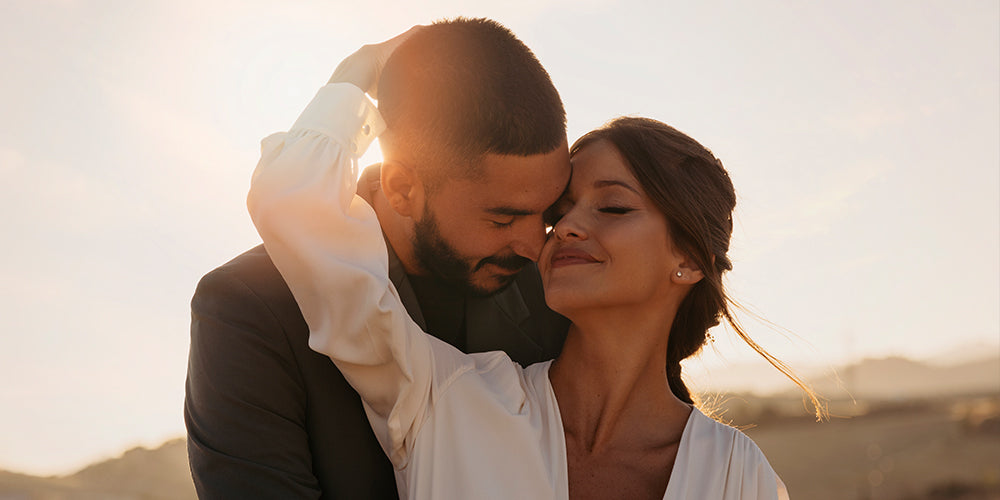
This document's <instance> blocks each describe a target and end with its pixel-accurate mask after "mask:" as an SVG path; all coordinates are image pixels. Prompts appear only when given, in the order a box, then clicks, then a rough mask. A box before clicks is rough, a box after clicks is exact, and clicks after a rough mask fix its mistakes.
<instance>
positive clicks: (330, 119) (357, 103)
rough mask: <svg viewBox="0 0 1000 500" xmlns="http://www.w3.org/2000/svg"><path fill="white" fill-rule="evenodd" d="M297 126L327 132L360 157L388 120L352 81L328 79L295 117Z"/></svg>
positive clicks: (297, 127) (295, 126)
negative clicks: (334, 81)
mask: <svg viewBox="0 0 1000 500" xmlns="http://www.w3.org/2000/svg"><path fill="white" fill-rule="evenodd" d="M295 130H313V131H316V132H319V133H321V134H324V135H327V136H329V137H331V138H333V139H334V140H336V141H340V142H342V143H343V144H344V145H345V146H346V147H347V148H348V150H349V151H350V152H351V155H352V156H355V157H358V156H361V155H362V154H363V153H364V152H365V150H367V149H368V146H369V145H371V143H372V141H373V140H375V138H376V137H378V135H379V134H381V133H382V131H383V130H385V122H384V121H382V116H381V115H379V113H378V109H376V108H375V105H374V104H372V102H371V101H370V100H368V97H366V96H365V93H364V92H363V91H362V90H361V89H359V88H358V87H356V86H354V85H352V84H350V83H329V84H327V85H324V86H323V87H322V88H320V89H319V92H317V93H316V97H313V100H312V102H310V103H309V105H308V106H306V109H305V110H304V111H302V114H301V115H300V116H299V119H298V120H295V124H294V125H292V130H291V131H295Z"/></svg>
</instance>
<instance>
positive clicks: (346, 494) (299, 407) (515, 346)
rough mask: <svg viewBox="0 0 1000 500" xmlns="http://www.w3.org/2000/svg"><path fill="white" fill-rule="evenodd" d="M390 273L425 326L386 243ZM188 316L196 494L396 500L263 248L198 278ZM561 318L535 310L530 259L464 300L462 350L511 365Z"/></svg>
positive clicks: (361, 422) (388, 470) (357, 405)
mask: <svg viewBox="0 0 1000 500" xmlns="http://www.w3.org/2000/svg"><path fill="white" fill-rule="evenodd" d="M389 277H390V279H391V280H392V282H393V283H394V284H395V286H396V288H397V290H398V292H399V296H400V298H401V300H402V301H403V304H404V306H405V307H406V309H407V311H408V312H409V313H410V315H411V316H412V317H413V318H414V319H415V320H416V321H417V323H419V324H421V326H424V322H423V317H422V315H421V314H420V308H419V304H418V303H417V297H416V296H415V294H414V292H413V288H412V287H411V286H410V284H409V282H408V280H407V277H406V274H405V273H404V272H403V268H402V265H401V264H400V262H399V260H398V259H397V258H396V256H395V255H394V254H392V251H391V249H390V255H389ZM191 312H192V319H191V350H190V354H189V361H188V376H187V387H186V389H187V393H186V398H185V401H184V419H185V423H186V425H187V430H188V457H189V460H190V465H191V472H192V475H193V477H194V483H195V487H196V489H197V490H198V494H199V496H200V497H201V498H237V499H243V498H254V499H258V498H259V499H265V498H275V499H279V498H280V499H291V498H344V499H365V498H396V496H397V493H396V487H395V481H394V476H393V471H392V465H391V464H390V463H389V460H388V459H387V458H386V457H385V456H384V455H383V453H382V449H381V447H380V446H379V445H378V442H377V441H376V439H375V436H374V434H373V433H372V431H371V428H370V427H369V425H368V420H367V418H366V417H365V414H364V410H363V409H362V406H361V400H360V398H359V397H358V395H357V393H355V392H354V390H353V389H352V388H351V387H350V386H349V385H348V384H347V382H346V381H345V380H344V377H343V376H342V375H341V374H340V372H339V371H338V370H337V368H336V366H334V364H333V363H332V362H331V361H330V360H329V358H327V357H326V356H324V355H322V354H318V353H316V352H314V351H312V350H310V349H309V345H308V339H309V331H308V327H307V326H306V323H305V320H303V318H302V314H301V312H300V311H299V308H298V306H297V305H296V303H295V299H294V298H293V297H292V294H291V292H290V291H289V290H288V287H287V286H286V285H285V282H284V280H283V279H282V278H281V275H280V274H279V273H278V271H277V270H276V269H275V267H274V265H273V264H272V263H271V259H270V258H269V257H268V255H267V253H266V252H265V250H264V248H263V246H258V247H256V248H254V249H252V250H250V251H248V252H246V253H244V254H242V255H240V256H238V257H236V258H235V259H233V260H232V261H230V262H228V263H227V264H225V265H223V266H221V267H219V268H218V269H215V270H214V271H212V272H210V273H208V274H207V275H206V276H205V277H204V278H202V280H201V282H200V283H199V284H198V288H197V290H196V291H195V294H194V298H193V300H192V301H191ZM567 326H568V323H567V322H566V320H565V319H564V318H562V317H561V316H559V315H557V314H555V313H553V312H552V311H550V310H549V309H548V308H547V307H546V306H545V302H544V299H543V296H542V289H541V281H540V279H539V277H538V272H537V270H536V268H535V267H534V266H533V265H532V266H528V268H527V269H525V270H524V271H522V272H521V273H520V274H519V275H518V276H517V279H516V280H515V282H514V284H512V285H511V286H510V287H508V288H507V289H505V290H503V291H502V292H500V293H498V294H496V295H494V296H491V297H486V298H476V299H472V298H470V299H469V300H468V302H467V309H466V332H467V343H468V350H469V351H470V352H481V351H488V350H503V351H506V352H507V353H508V354H509V355H510V356H511V358H512V359H514V360H515V361H517V362H518V363H521V364H522V365H527V364H531V363H535V362H538V361H543V360H547V359H552V358H554V357H555V356H556V355H557V354H558V352H559V350H560V348H561V346H562V341H563V340H564V338H565V334H566V328H567ZM431 333H433V332H431Z"/></svg>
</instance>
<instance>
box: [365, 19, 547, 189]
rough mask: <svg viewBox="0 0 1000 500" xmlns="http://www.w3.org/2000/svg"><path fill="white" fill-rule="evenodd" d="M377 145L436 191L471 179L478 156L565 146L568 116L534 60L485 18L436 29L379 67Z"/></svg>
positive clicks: (526, 153)
mask: <svg viewBox="0 0 1000 500" xmlns="http://www.w3.org/2000/svg"><path fill="white" fill-rule="evenodd" d="M378 96H379V103H378V107H379V112H380V113H381V115H382V117H383V119H384V120H385V122H386V125H387V129H386V132H385V133H383V135H382V138H381V139H380V141H381V142H382V144H383V147H385V148H386V150H387V151H391V152H392V154H393V156H394V157H396V158H404V159H405V161H409V162H411V163H413V166H414V167H415V168H416V169H417V170H418V172H420V175H421V176H424V178H425V180H426V182H429V183H431V184H436V183H437V182H438V181H440V180H444V179H445V178H450V177H453V176H464V177H473V178H474V177H475V176H476V175H477V169H476V164H477V160H478V159H480V158H481V157H482V156H483V155H485V154H501V155H517V156H530V155H536V154H542V153H548V152H551V151H553V150H554V149H555V148H557V147H559V146H560V145H562V144H564V143H565V140H566V111H565V110H564V109H563V105H562V101H561V100H560V98H559V93H558V92H557V91H556V89H555V86H554V85H552V80H551V79H550V78H549V74H548V73H547V72H546V71H545V69H544V68H543V67H542V65H541V63H539V62H538V59H537V58H535V55H534V54H533V53H532V52H531V50H530V49H528V47H527V46H525V45H524V43H523V42H521V41H520V40H518V39H517V37H515V36H514V34H513V33H511V32H510V30H508V29H507V28H506V27H504V26H502V25H501V24H499V23H497V22H495V21H492V20H489V19H467V18H457V19H452V20H445V21H438V22H436V23H434V24H432V25H430V26H428V27H426V28H424V29H423V30H421V31H419V32H417V33H415V34H413V35H412V36H411V37H410V38H409V39H407V40H406V41H405V42H404V43H403V44H402V45H400V46H399V47H398V48H397V49H396V50H395V51H394V52H393V54H392V56H391V57H390V58H389V60H388V61H387V62H386V65H385V68H384V70H383V72H382V76H381V79H380V82H379V88H378Z"/></svg>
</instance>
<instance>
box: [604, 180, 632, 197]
mask: <svg viewBox="0 0 1000 500" xmlns="http://www.w3.org/2000/svg"><path fill="white" fill-rule="evenodd" d="M611 186H621V187H623V188H625V189H628V190H629V191H632V192H633V193H635V194H640V193H639V191H638V190H636V189H635V188H634V187H632V186H630V185H629V184H628V183H626V182H624V181H616V180H613V179H609V180H603V181H594V187H595V188H605V187H611Z"/></svg>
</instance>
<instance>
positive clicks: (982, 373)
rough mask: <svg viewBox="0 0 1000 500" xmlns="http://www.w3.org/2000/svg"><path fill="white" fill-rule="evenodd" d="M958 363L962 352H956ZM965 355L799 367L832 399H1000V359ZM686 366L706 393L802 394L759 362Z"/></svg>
mask: <svg viewBox="0 0 1000 500" xmlns="http://www.w3.org/2000/svg"><path fill="white" fill-rule="evenodd" d="M953 354H955V356H954V357H953V359H957V353H953ZM975 354H976V353H970V352H968V351H965V352H964V353H963V359H965V360H966V361H960V362H956V363H951V364H945V363H944V362H943V360H942V359H937V358H936V359H934V360H933V361H915V360H911V359H908V358H902V357H886V358H879V359H874V358H869V359H864V360H861V361H859V362H857V363H853V364H850V365H847V366H843V367H840V368H837V369H832V368H829V369H825V370H823V369H808V368H803V367H795V368H796V371H797V372H798V373H800V374H803V375H806V377H805V379H806V380H807V381H808V382H809V383H810V384H812V385H813V388H814V389H816V390H817V391H818V392H819V393H821V394H823V395H824V396H826V397H827V398H833V399H843V398H851V397H853V398H856V399H875V400H891V399H910V398H926V397H937V396H945V395H965V394H1000V354H998V353H996V352H994V351H992V350H986V351H980V352H979V353H978V354H979V355H978V356H975ZM691 368H692V369H691V370H688V366H685V374H686V375H688V374H690V375H691V379H692V384H691V386H692V387H693V388H694V389H695V391H697V392H701V393H709V394H710V393H754V394H758V395H785V396H788V395H791V394H792V393H795V394H798V389H797V388H795V387H794V386H793V385H792V383H791V382H790V381H789V380H788V379H787V378H785V376H784V375H782V374H781V372H779V371H777V370H775V369H774V368H772V367H771V366H770V365H768V364H766V363H764V362H760V363H754V364H739V365H734V366H731V367H725V368H714V369H712V370H710V371H705V370H702V372H699V371H698V369H699V367H698V366H697V365H693V366H691Z"/></svg>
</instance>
